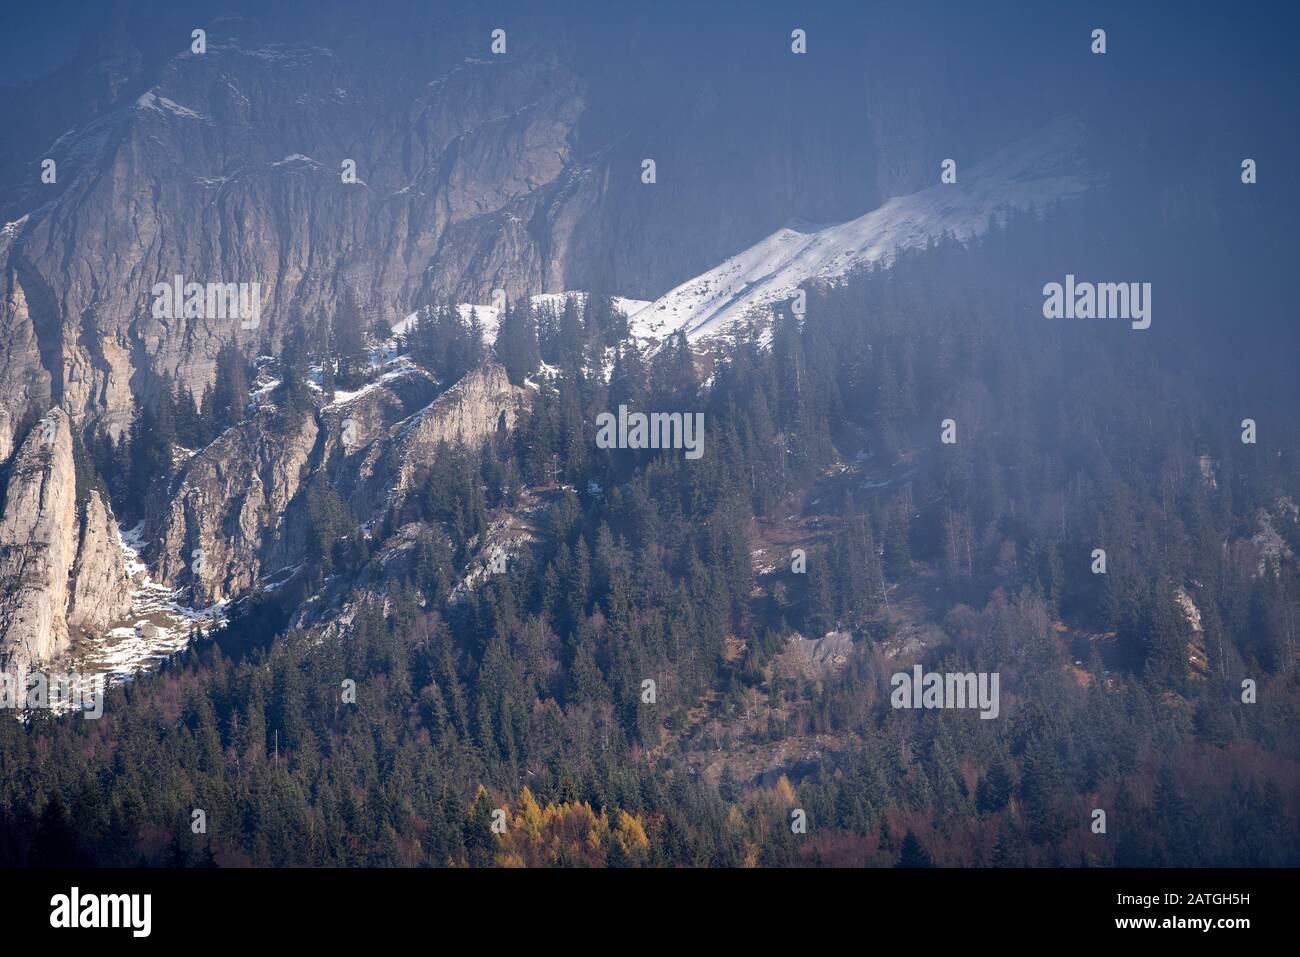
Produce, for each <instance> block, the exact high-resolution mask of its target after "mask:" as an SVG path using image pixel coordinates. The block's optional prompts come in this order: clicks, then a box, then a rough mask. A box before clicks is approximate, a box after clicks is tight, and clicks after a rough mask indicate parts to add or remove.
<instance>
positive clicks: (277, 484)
mask: <svg viewBox="0 0 1300 957" xmlns="http://www.w3.org/2000/svg"><path fill="white" fill-rule="evenodd" d="M319 433H320V427H319V425H318V424H317V421H316V417H315V416H314V415H312V414H306V415H303V416H302V417H301V418H300V419H299V421H298V422H297V423H295V424H294V425H293V426H292V427H291V428H288V429H287V430H286V429H284V428H282V427H281V425H280V424H279V423H278V421H277V419H276V414H275V412H274V411H273V410H264V411H263V412H261V413H259V414H258V415H256V416H254V417H252V418H250V419H248V420H247V421H245V422H242V423H240V424H239V425H237V426H234V427H233V428H230V429H227V430H226V432H225V433H223V434H222V435H221V436H220V437H219V438H218V439H217V440H216V441H215V442H213V443H212V444H211V445H209V446H208V447H207V448H205V449H203V450H202V451H201V452H199V453H198V454H197V455H195V456H194V457H193V458H192V459H190V460H189V462H188V463H187V464H186V466H185V468H184V470H183V471H182V473H181V476H180V478H179V480H178V482H177V483H176V488H175V493H174V494H173V495H172V497H171V504H170V507H169V508H168V509H167V511H166V512H165V513H163V514H162V515H161V516H159V518H158V520H157V521H155V522H153V523H146V532H147V540H149V541H152V542H156V543H157V544H156V546H155V547H154V549H153V555H152V558H153V564H154V566H155V568H156V573H155V576H156V577H157V578H158V579H160V580H161V581H163V582H166V583H167V584H169V585H171V586H173V587H177V588H180V587H184V588H187V589H188V591H189V601H190V603H191V604H192V605H195V606H197V607H206V606H208V605H212V604H215V603H217V602H221V601H226V600H229V599H231V598H237V597H240V596H242V595H245V594H247V593H248V592H249V591H251V590H252V588H253V585H254V584H255V583H256V582H257V580H258V578H259V577H260V576H261V575H262V574H263V572H264V571H275V570H278V569H279V568H280V567H282V566H283V565H284V564H286V556H284V555H283V550H282V548H279V547H278V546H279V545H280V543H281V542H282V541H283V532H284V528H283V523H284V518H285V513H286V511H287V509H288V507H289V503H290V502H292V501H293V499H294V497H295V496H296V495H297V494H298V490H299V489H300V488H301V487H302V484H303V482H304V481H305V480H306V479H307V477H308V475H309V474H310V463H311V462H312V460H313V453H314V451H315V449H316V443H317V437H318V435H319Z"/></svg>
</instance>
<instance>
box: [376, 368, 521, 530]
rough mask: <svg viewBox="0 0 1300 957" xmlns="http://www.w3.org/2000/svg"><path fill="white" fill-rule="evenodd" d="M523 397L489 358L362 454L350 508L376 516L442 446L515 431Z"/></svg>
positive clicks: (473, 442) (478, 442)
mask: <svg viewBox="0 0 1300 957" xmlns="http://www.w3.org/2000/svg"><path fill="white" fill-rule="evenodd" d="M527 398H528V396H527V393H526V390H524V389H520V388H518V387H516V386H514V385H511V383H510V379H509V377H508V376H507V375H506V370H505V367H504V366H502V365H501V363H499V362H497V361H496V359H495V358H489V359H487V360H486V361H484V363H483V364H482V365H481V366H479V367H478V368H477V369H473V370H471V371H470V372H468V373H467V374H466V375H465V376H464V377H463V378H462V379H461V380H460V381H459V382H457V383H456V384H455V385H453V386H452V387H451V388H450V389H448V390H447V391H446V392H444V393H443V394H442V395H440V396H438V398H437V399H435V400H434V401H433V402H431V403H430V404H429V405H428V406H426V407H425V408H423V409H420V410H419V411H418V412H416V413H415V414H414V415H411V416H409V417H408V418H406V419H404V420H402V421H401V422H398V423H397V424H396V425H394V426H393V427H392V428H391V429H390V430H389V431H388V433H387V434H386V435H384V436H382V437H380V438H379V439H377V440H376V441H375V442H373V443H372V444H371V445H370V446H369V448H367V449H366V450H365V453H364V457H363V459H362V461H361V463H360V465H359V466H358V470H357V480H356V489H355V491H354V493H353V496H352V505H353V508H354V509H355V510H357V511H358V512H359V513H360V514H375V513H377V512H378V511H379V510H381V509H382V508H383V507H384V506H385V505H386V504H389V503H395V502H397V501H399V500H400V499H402V498H403V497H405V495H406V493H407V492H409V491H410V490H411V489H412V488H413V487H414V486H415V483H416V481H417V480H418V478H419V475H420V474H421V472H423V471H424V470H425V469H427V468H428V467H429V466H430V465H431V464H432V463H433V458H434V456H435V455H436V454H437V450H438V446H439V445H440V444H442V443H444V442H445V443H447V444H448V445H455V444H463V445H468V446H471V447H477V446H480V445H482V444H483V443H484V442H486V441H487V440H488V439H489V438H490V437H491V436H492V435H494V434H496V433H497V432H500V431H504V430H506V429H509V428H512V427H513V426H514V424H515V420H516V419H517V418H518V416H519V412H520V409H521V408H522V407H523V405H524V403H525V402H526V401H527Z"/></svg>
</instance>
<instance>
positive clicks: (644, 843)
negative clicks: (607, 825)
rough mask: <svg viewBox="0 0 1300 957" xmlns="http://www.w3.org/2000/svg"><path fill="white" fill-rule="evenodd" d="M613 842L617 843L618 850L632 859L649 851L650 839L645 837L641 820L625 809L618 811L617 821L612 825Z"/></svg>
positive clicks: (641, 857) (641, 856)
mask: <svg viewBox="0 0 1300 957" xmlns="http://www.w3.org/2000/svg"><path fill="white" fill-rule="evenodd" d="M614 842H615V843H616V844H618V847H619V850H621V851H622V852H623V853H624V854H626V855H627V856H628V858H629V859H631V860H634V861H637V860H642V859H644V857H645V855H646V854H647V853H649V851H650V839H649V838H648V837H646V835H645V828H644V827H642V825H641V821H640V820H639V819H638V818H637V817H635V816H634V815H632V814H628V813H627V811H619V812H618V823H617V824H616V825H615V826H614Z"/></svg>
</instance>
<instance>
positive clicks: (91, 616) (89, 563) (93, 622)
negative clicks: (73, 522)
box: [68, 490, 131, 633]
mask: <svg viewBox="0 0 1300 957" xmlns="http://www.w3.org/2000/svg"><path fill="white" fill-rule="evenodd" d="M120 539H121V535H120V532H119V529H118V527H117V520H116V519H114V518H113V514H112V512H110V511H109V510H108V507H107V506H106V505H105V504H104V501H103V499H102V498H101V497H100V494H99V492H98V491H94V490H92V491H91V493H90V495H89V496H88V497H87V499H86V504H85V507H84V509H83V514H82V516H81V540H80V543H79V544H78V546H77V560H76V562H75V563H74V566H73V569H72V594H71V595H70V597H69V604H68V624H69V626H71V627H72V628H80V629H82V630H84V631H88V632H91V633H98V632H102V631H103V630H104V629H106V628H107V627H108V626H109V625H111V624H112V623H113V622H115V621H120V620H121V619H122V618H123V617H125V616H126V614H127V613H128V612H129V611H130V610H131V582H130V579H129V578H128V577H127V573H126V565H125V561H124V560H123V555H122V549H121V547H120V545H119V542H120Z"/></svg>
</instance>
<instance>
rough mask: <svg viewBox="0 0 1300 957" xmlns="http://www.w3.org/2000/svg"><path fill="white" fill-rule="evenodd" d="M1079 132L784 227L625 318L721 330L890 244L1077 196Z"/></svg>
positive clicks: (975, 229)
mask: <svg viewBox="0 0 1300 957" xmlns="http://www.w3.org/2000/svg"><path fill="white" fill-rule="evenodd" d="M1084 135H1085V129H1084V127H1083V124H1082V123H1081V122H1080V121H1079V120H1077V119H1075V118H1073V117H1062V118H1059V119H1057V120H1055V121H1053V122H1052V123H1051V124H1049V125H1048V126H1047V127H1045V128H1044V129H1042V130H1040V131H1039V132H1037V133H1035V134H1034V135H1033V136H1030V137H1027V138H1025V139H1023V140H1020V141H1018V142H1016V143H1013V144H1011V145H1010V146H1008V147H1006V148H1004V149H1002V150H999V151H998V152H997V153H995V154H993V155H992V156H989V157H988V158H987V159H985V160H983V161H981V162H979V163H976V164H972V165H971V166H969V167H963V166H962V165H961V161H960V158H958V169H957V182H956V183H955V184H939V183H938V182H937V180H938V178H939V158H936V160H935V179H936V185H934V186H931V187H929V188H928V189H924V190H921V191H919V192H916V193H911V194H908V195H906V196H899V197H895V198H894V199H891V200H890V201H889V202H887V203H885V205H883V206H881V207H880V208H879V209H876V210H873V211H872V212H870V213H867V214H866V215H865V216H861V217H859V218H858V219H854V220H851V221H849V222H846V223H840V224H838V225H833V226H810V225H803V224H791V225H788V226H786V227H784V228H783V229H779V230H777V231H776V232H775V233H773V234H772V235H771V236H768V237H767V238H766V239H764V240H763V241H762V242H759V243H757V244H756V245H754V246H751V247H750V248H749V249H746V250H745V251H744V252H742V253H739V254H738V255H735V256H732V257H731V258H730V259H728V260H726V261H724V262H723V263H722V264H721V265H719V266H716V267H715V268H713V269H710V270H709V271H708V272H706V273H703V274H702V275H700V276H697V277H696V278H694V279H692V280H690V281H689V282H686V283H683V284H682V285H680V286H678V287H677V288H676V289H673V290H671V291H670V292H668V293H667V294H666V295H664V296H662V297H660V298H659V299H658V300H656V301H655V302H653V303H651V304H650V305H649V306H647V307H646V308H644V309H642V310H640V311H639V312H636V313H635V314H634V315H632V317H631V327H632V332H633V334H634V335H635V336H637V337H638V338H641V339H657V340H662V339H664V338H665V337H667V336H669V335H671V334H672V333H674V332H676V331H677V330H678V329H685V330H686V334H687V336H688V337H689V338H690V339H692V340H696V339H701V338H706V337H708V336H710V335H713V334H715V333H718V332H720V331H723V330H724V329H726V328H727V327H728V326H729V325H731V324H732V323H733V322H735V321H736V320H738V319H740V318H742V317H743V316H745V315H746V314H748V313H750V312H751V311H757V312H759V313H760V314H761V313H763V312H766V311H767V307H769V306H770V305H771V304H772V303H775V302H779V301H781V300H785V299H788V298H790V297H791V296H792V295H793V294H794V292H795V290H796V289H798V287H799V286H800V285H802V284H804V283H807V282H809V281H815V280H833V279H835V278H837V277H840V276H843V275H844V274H845V273H847V272H848V271H849V270H850V269H852V268H853V267H855V266H859V265H863V264H867V263H872V262H877V261H880V260H885V261H887V260H888V259H889V257H891V256H892V255H893V254H894V253H895V252H896V251H897V250H898V249H900V248H906V247H909V246H916V245H921V244H924V243H925V242H926V241H927V240H929V239H933V238H936V237H938V236H940V235H942V234H943V233H944V232H951V233H952V234H954V235H955V236H957V237H958V238H962V239H964V238H968V237H970V236H972V235H975V234H978V233H980V232H982V231H983V230H984V229H986V228H987V226H988V219H989V215H990V214H991V213H995V212H997V211H999V210H1008V209H1028V208H1041V207H1043V206H1047V205H1050V204H1052V203H1054V202H1056V201H1058V200H1067V199H1070V198H1072V197H1076V196H1078V195H1079V194H1080V193H1082V192H1083V191H1085V190H1086V189H1087V188H1088V187H1089V186H1090V185H1091V183H1092V177H1090V176H1089V175H1088V173H1087V171H1086V168H1085V165H1084V163H1083V160H1082V146H1083V138H1084Z"/></svg>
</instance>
